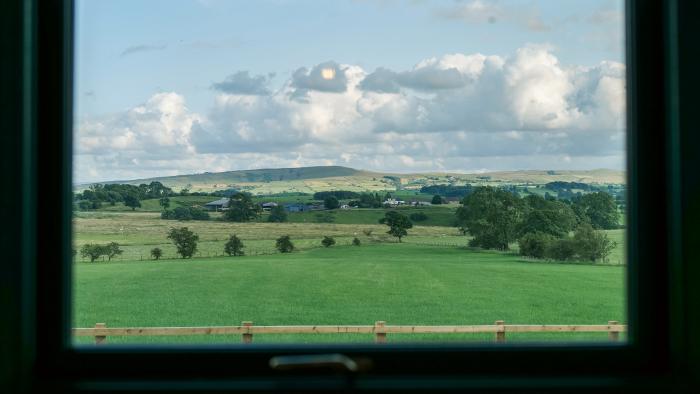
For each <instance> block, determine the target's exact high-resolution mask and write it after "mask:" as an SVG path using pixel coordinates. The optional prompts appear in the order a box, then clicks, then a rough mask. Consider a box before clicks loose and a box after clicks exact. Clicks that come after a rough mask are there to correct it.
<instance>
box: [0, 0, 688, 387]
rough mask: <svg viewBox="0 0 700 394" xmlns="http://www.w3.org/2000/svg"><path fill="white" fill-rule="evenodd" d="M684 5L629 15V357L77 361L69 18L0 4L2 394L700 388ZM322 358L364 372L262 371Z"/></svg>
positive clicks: (360, 350) (101, 352)
mask: <svg viewBox="0 0 700 394" xmlns="http://www.w3.org/2000/svg"><path fill="white" fill-rule="evenodd" d="M698 3H700V2H695V1H692V0H675V1H671V0H669V1H666V2H662V1H652V0H638V1H634V0H629V1H628V2H627V10H626V11H627V12H626V18H627V30H626V32H627V64H628V66H627V73H628V75H627V92H628V93H627V94H628V97H627V108H628V133H627V134H628V168H627V170H628V172H627V173H628V185H629V203H628V246H627V247H628V258H629V261H630V264H629V269H628V283H627V295H628V305H629V306H628V320H629V327H630V329H629V341H628V342H627V343H624V344H618V345H611V344H588V345H550V346H542V345H534V344H533V345H518V346H510V345H505V346H474V345H469V346H467V345H452V346H450V347H443V346H429V345H426V346H410V345H398V344H393V345H392V344H389V345H387V346H382V347H381V348H378V347H374V346H341V345H339V346H328V345H324V346H294V345H289V346H264V345H258V346H252V347H246V348H240V347H220V348H196V347H158V348H155V347H150V348H144V347H124V348H122V347H119V348H116V347H115V348H109V347H107V348H101V349H87V348H74V347H72V346H71V340H70V331H69V328H70V308H71V302H70V300H71V264H69V261H71V258H70V257H71V245H70V242H71V239H70V238H71V208H72V207H71V162H72V151H71V146H72V116H73V114H72V92H71V90H72V39H73V37H72V18H73V4H72V1H70V0H63V1H61V0H43V1H41V0H25V1H22V0H5V1H4V2H3V3H2V5H0V29H1V30H0V40H2V41H1V42H2V45H3V46H2V62H1V63H0V67H1V68H0V78H1V81H2V85H1V86H2V89H0V97H1V101H0V111H1V116H0V122H1V123H0V149H2V150H3V152H2V155H0V156H1V157H0V162H1V163H2V169H3V173H5V174H6V175H9V181H7V184H6V189H5V192H4V193H0V202H1V204H2V205H1V206H2V208H1V209H2V210H1V211H0V212H1V213H0V215H1V216H0V223H1V224H2V226H3V228H2V237H0V250H3V251H5V252H6V253H4V254H5V255H4V256H3V257H0V259H2V260H3V261H2V265H0V311H2V312H3V314H4V316H5V318H4V319H2V323H0V345H1V346H2V348H1V349H2V352H0V391H2V390H5V389H6V388H7V390H5V392H16V391H20V390H32V391H36V392H47V391H49V390H51V391H64V390H65V391H71V392H83V391H85V392H87V391H110V392H128V391H161V392H170V391H172V390H176V389H177V390H183V391H188V392H202V391H233V390H242V391H243V390H245V391H273V390H275V389H277V390H281V389H285V390H289V391H291V390H298V391H310V390H340V389H349V388H353V389H355V390H359V391H372V390H375V391H382V392H383V391H390V390H397V391H402V392H406V391H425V392H437V391H439V390H445V391H448V390H462V391H465V390H466V391H469V390H473V391H476V392H483V391H488V390H491V391H517V392H522V391H524V390H526V389H528V390H532V391H534V392H542V391H553V392H572V391H585V392H588V391H590V392H596V393H599V392H601V391H607V390H622V391H643V390H649V391H652V392H656V391H661V392H668V391H671V390H677V391H678V392H685V391H687V392H691V390H692V388H691V387H694V386H695V385H697V383H698V382H697V380H696V379H697V376H698V375H700V368H699V367H698V364H700V337H698V336H696V335H693V334H694V333H698V332H700V330H699V329H700V305H699V304H698V301H697V300H700V252H698V249H697V245H700V242H698V241H700V231H699V230H698V229H696V225H695V223H696V221H698V220H700V135H699V133H700V127H698V126H700V115H699V114H696V113H695V112H697V111H696V110H695V105H694V104H698V103H699V102H700V100H698V98H697V97H696V96H697V93H698V92H700V77H698V72H697V71H696V70H699V69H700V67H698V66H700V56H699V55H698V51H697V50H696V48H694V45H695V43H694V40H693V39H694V38H695V37H697V36H698V34H697V32H698V27H697V22H696V21H695V19H696V18H697V17H698V16H700V4H698ZM693 284H697V285H696V286H695V287H694V286H693ZM327 353H342V354H345V355H347V356H349V357H353V358H356V359H365V360H370V361H371V363H372V365H373V367H372V368H371V369H370V370H369V371H367V372H363V373H359V374H347V373H338V372H328V371H319V370H316V371H311V372H294V373H290V372H287V373H281V372H276V371H272V370H271V369H270V368H269V366H268V362H269V359H270V357H272V356H277V355H295V354H327Z"/></svg>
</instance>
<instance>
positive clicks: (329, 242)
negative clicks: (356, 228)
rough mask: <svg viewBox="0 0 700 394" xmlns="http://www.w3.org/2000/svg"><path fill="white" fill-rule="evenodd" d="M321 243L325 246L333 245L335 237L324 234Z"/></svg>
mask: <svg viewBox="0 0 700 394" xmlns="http://www.w3.org/2000/svg"><path fill="white" fill-rule="evenodd" d="M321 245H323V246H325V247H327V248H328V247H330V246H333V245H335V239H334V238H333V237H329V236H324V237H323V240H322V241H321Z"/></svg>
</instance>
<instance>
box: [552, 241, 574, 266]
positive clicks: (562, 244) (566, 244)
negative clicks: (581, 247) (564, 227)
mask: <svg viewBox="0 0 700 394" xmlns="http://www.w3.org/2000/svg"><path fill="white" fill-rule="evenodd" d="M574 256H576V244H575V243H574V240H572V239H571V238H560V239H556V240H554V241H552V242H550V243H549V247H547V250H546V253H545V257H547V258H550V259H553V260H560V261H567V260H573V258H574Z"/></svg>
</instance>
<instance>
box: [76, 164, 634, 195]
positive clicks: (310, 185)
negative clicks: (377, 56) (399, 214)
mask: <svg viewBox="0 0 700 394" xmlns="http://www.w3.org/2000/svg"><path fill="white" fill-rule="evenodd" d="M154 181H157V182H161V183H162V184H164V185H165V186H168V187H171V188H173V189H174V190H176V191H179V190H180V189H184V188H188V189H190V191H191V192H198V191H204V192H209V191H214V190H224V189H237V190H247V191H249V192H251V193H253V194H274V193H314V192H317V191H326V190H351V191H380V190H396V189H397V188H398V189H405V190H418V189H420V188H421V186H424V185H434V184H447V183H450V184H465V183H470V184H492V185H498V184H504V183H512V184H523V183H529V184H545V183H547V182H553V181H566V182H583V183H590V184H624V183H625V173H624V171H619V170H610V169H597V170H583V171H571V170H566V171H563V170H562V171H559V170H556V171H554V170H523V171H495V172H485V173H455V172H450V173H447V172H429V173H412V174H401V173H390V172H372V171H365V170H357V169H354V168H349V167H343V166H315V167H297V168H265V169H257V170H237V171H225V172H205V173H200V174H189V175H175V176H162V177H154V178H142V179H132V180H119V181H108V182H94V183H101V184H112V183H127V184H132V185H139V184H142V183H150V182H154ZM90 184H92V183H84V184H79V185H76V189H77V190H81V189H85V188H87V187H88V186H89V185H90Z"/></svg>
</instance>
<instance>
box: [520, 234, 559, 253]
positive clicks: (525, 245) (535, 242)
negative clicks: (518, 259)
mask: <svg viewBox="0 0 700 394" xmlns="http://www.w3.org/2000/svg"><path fill="white" fill-rule="evenodd" d="M553 240H554V237H552V236H551V235H549V234H543V233H527V234H525V235H523V236H522V237H521V238H520V239H519V240H518V248H519V249H520V255H522V256H528V257H534V258H537V259H542V258H544V257H545V256H546V255H547V248H549V245H550V243H551V242H552V241H553Z"/></svg>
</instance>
